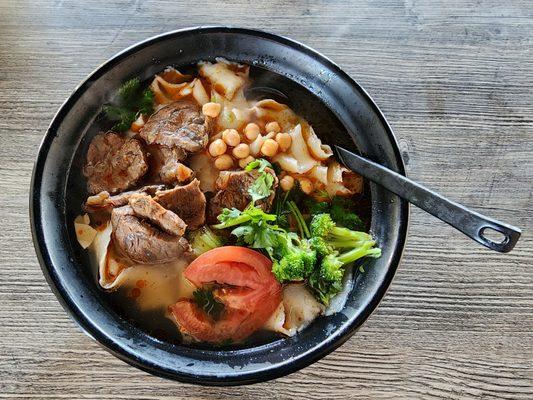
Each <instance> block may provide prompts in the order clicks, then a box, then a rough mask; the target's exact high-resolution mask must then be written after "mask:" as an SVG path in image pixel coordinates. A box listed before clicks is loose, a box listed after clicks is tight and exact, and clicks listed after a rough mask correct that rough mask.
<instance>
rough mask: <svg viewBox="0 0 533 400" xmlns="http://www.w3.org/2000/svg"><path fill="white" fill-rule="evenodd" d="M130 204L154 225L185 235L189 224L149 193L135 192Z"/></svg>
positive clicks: (139, 214) (174, 233) (170, 232)
mask: <svg viewBox="0 0 533 400" xmlns="http://www.w3.org/2000/svg"><path fill="white" fill-rule="evenodd" d="M129 205H130V207H131V208H132V209H133V212H134V213H135V215H137V216H138V217H141V218H145V219H147V220H148V221H150V222H151V223H152V224H153V225H156V226H158V227H159V228H161V229H162V230H163V231H165V232H166V233H168V234H170V235H174V236H183V234H184V233H185V229H186V228H187V225H186V224H185V222H183V220H182V219H181V218H180V217H178V216H177V215H176V214H175V213H173V212H172V211H170V210H167V209H166V208H164V207H163V206H161V204H159V203H158V202H156V201H155V200H154V199H152V198H151V197H150V196H148V195H147V194H134V195H132V196H131V197H130V200H129Z"/></svg>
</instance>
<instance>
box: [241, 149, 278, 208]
mask: <svg viewBox="0 0 533 400" xmlns="http://www.w3.org/2000/svg"><path fill="white" fill-rule="evenodd" d="M266 168H272V164H270V163H269V162H268V161H267V160H265V159H263V158H259V159H257V160H254V161H252V162H251V163H249V164H248V165H247V166H246V168H245V170H246V171H248V172H250V171H253V170H254V169H257V171H259V176H258V177H257V179H256V180H255V182H254V183H253V184H252V185H251V186H250V187H249V188H248V194H249V195H250V196H251V197H252V204H254V203H255V202H256V201H259V200H261V199H264V198H265V197H268V196H270V195H271V194H272V193H273V192H274V191H273V190H272V185H273V184H274V176H273V175H272V174H271V173H269V172H267V171H265V169H266Z"/></svg>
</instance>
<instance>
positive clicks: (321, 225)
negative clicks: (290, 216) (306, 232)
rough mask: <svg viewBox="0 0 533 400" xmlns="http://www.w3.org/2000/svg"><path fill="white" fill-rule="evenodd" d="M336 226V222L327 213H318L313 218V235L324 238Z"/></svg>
mask: <svg viewBox="0 0 533 400" xmlns="http://www.w3.org/2000/svg"><path fill="white" fill-rule="evenodd" d="M333 228H335V222H333V220H332V219H331V215H329V214H327V213H322V214H316V215H315V216H314V217H313V219H312V220H311V236H316V237H321V238H324V237H326V236H327V235H329V233H330V232H331V230H332V229H333Z"/></svg>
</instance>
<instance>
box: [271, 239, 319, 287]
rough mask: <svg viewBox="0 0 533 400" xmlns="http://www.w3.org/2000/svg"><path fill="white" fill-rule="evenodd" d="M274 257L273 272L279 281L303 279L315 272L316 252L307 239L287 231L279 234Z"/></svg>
mask: <svg viewBox="0 0 533 400" xmlns="http://www.w3.org/2000/svg"><path fill="white" fill-rule="evenodd" d="M272 259H273V260H274V263H273V265H272V272H273V273H274V275H275V276H276V278H277V279H278V281H280V282H290V281H303V280H304V279H306V278H307V277H308V276H309V275H310V274H311V272H313V269H314V267H315V263H316V252H315V251H314V250H312V249H311V247H310V246H309V244H308V243H307V241H306V240H305V239H300V238H298V236H297V235H296V234H294V233H292V232H286V233H283V234H281V233H280V234H278V245H277V246H276V247H275V248H274V252H273V257H272ZM278 260H279V261H278Z"/></svg>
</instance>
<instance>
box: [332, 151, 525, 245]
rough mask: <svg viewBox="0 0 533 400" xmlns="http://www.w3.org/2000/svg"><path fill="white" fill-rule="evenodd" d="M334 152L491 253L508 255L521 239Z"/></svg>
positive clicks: (508, 227) (378, 169)
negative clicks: (497, 236)
mask: <svg viewBox="0 0 533 400" xmlns="http://www.w3.org/2000/svg"><path fill="white" fill-rule="evenodd" d="M335 149H336V152H337V155H338V157H339V160H340V161H341V162H342V163H343V164H344V165H346V167H348V168H349V169H351V170H353V171H355V172H357V173H358V174H360V175H362V176H364V177H365V178H367V179H369V180H371V181H372V182H375V183H377V184H379V185H381V186H383V187H384V188H385V189H387V190H390V191H391V192H393V193H395V194H397V195H398V196H400V197H401V198H402V199H405V200H407V201H409V202H410V203H412V204H414V205H415V206H417V207H419V208H421V209H422V210H424V211H427V212H428V213H430V214H431V215H434V216H435V217H437V218H439V219H440V220H442V221H444V222H446V223H448V224H450V225H451V226H453V227H454V228H455V229H458V230H460V231H461V232H463V233H464V234H465V235H467V236H469V237H470V238H472V239H474V240H475V241H476V242H478V243H481V244H482V245H484V246H486V247H488V248H489V249H491V250H496V251H499V252H500V253H507V252H509V251H511V250H512V249H513V247H514V246H515V244H516V242H517V241H518V238H519V237H520V234H521V231H520V229H518V228H516V227H514V226H512V225H508V224H505V223H503V222H500V221H496V220H495V219H492V218H489V217H485V216H484V215H481V214H479V213H477V212H475V211H472V210H469V209H468V208H466V207H465V206H463V205H461V204H458V203H455V202H453V201H451V200H448V199H447V198H445V197H443V196H441V195H440V194H438V193H436V192H434V191H432V190H430V189H427V188H425V187H424V186H422V185H420V184H418V183H416V182H414V181H412V180H410V179H408V178H406V177H405V176H403V175H400V174H398V173H396V172H394V171H391V170H390V169H388V168H386V167H384V166H382V165H380V164H377V163H375V162H373V161H370V160H367V159H366V158H363V157H361V156H359V155H357V154H354V153H352V152H351V151H348V150H346V149H343V148H342V147H339V146H335ZM487 230H489V231H490V230H495V231H497V232H500V233H501V234H503V235H504V238H503V240H502V241H500V242H496V241H494V240H492V239H490V238H488V237H487V236H485V232H486V231H487Z"/></svg>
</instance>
